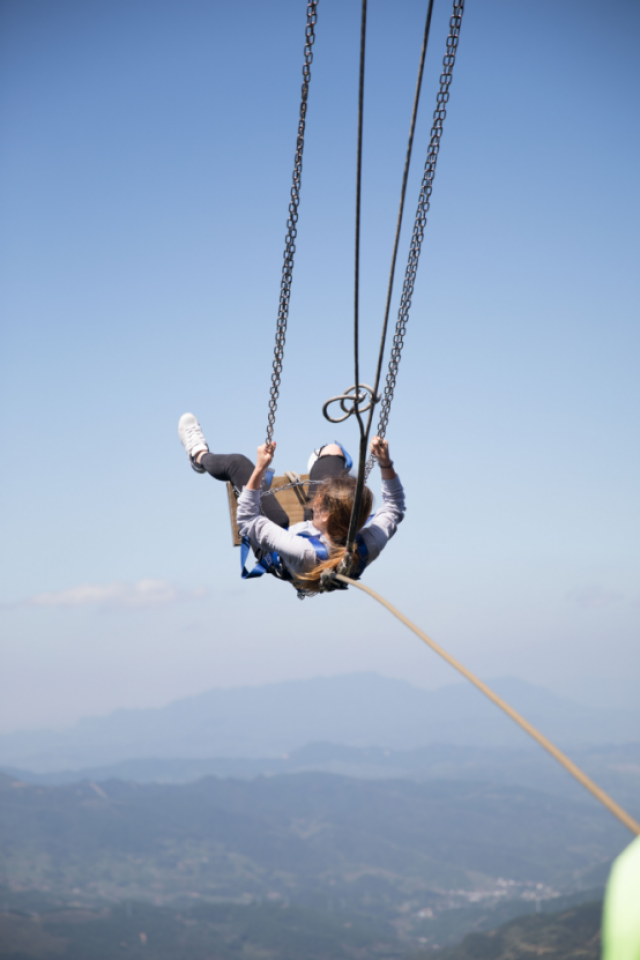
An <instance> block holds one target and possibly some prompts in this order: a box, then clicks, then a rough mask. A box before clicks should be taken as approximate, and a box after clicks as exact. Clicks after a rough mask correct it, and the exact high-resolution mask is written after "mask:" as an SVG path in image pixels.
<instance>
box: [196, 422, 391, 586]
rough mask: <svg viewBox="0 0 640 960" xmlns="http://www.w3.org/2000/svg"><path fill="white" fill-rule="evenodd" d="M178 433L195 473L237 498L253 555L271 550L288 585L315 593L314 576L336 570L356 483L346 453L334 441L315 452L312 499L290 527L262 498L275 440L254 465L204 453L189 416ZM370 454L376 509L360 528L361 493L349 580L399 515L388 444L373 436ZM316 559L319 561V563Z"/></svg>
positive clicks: (366, 502) (364, 514) (367, 510)
mask: <svg viewBox="0 0 640 960" xmlns="http://www.w3.org/2000/svg"><path fill="white" fill-rule="evenodd" d="M178 435H179V437H180V440H181V442H182V445H183V447H184V448H185V451H186V453H187V456H188V457H189V461H190V463H191V466H192V467H193V469H194V470H195V471H196V473H209V474H211V476H212V477H214V478H215V479H216V480H221V481H223V482H229V483H231V484H232V485H233V486H234V487H235V489H236V490H237V491H238V492H239V497H238V513H237V521H238V529H239V531H240V535H241V536H242V537H246V538H247V539H248V541H249V543H250V544H251V547H252V549H253V552H254V553H255V554H256V556H257V557H258V558H260V557H263V556H265V554H268V553H270V552H272V551H277V553H278V555H279V557H280V560H281V562H282V565H283V566H284V568H285V572H286V573H288V574H289V575H290V577H291V579H292V581H293V582H294V585H295V586H298V587H299V589H302V590H304V591H305V592H309V593H315V592H318V588H319V586H320V576H321V574H322V573H323V571H324V570H328V569H335V568H336V567H337V566H338V564H339V563H340V560H341V559H342V557H343V556H344V548H345V545H346V542H347V534H348V531H349V520H350V517H351V510H352V507H353V501H354V496H355V488H356V481H355V478H354V477H352V476H351V475H350V474H349V467H350V466H351V460H350V458H349V461H348V462H347V457H348V454H347V453H346V451H345V450H344V449H343V448H342V447H341V446H339V445H338V444H335V443H330V444H328V445H327V446H325V447H321V448H320V449H318V450H314V452H313V453H312V455H311V457H310V459H309V466H308V471H309V479H310V481H314V482H313V483H312V484H311V485H310V487H311V489H312V490H313V493H311V494H310V495H309V497H308V503H309V506H308V507H307V508H306V509H305V513H304V517H305V518H304V521H303V522H301V523H295V524H293V526H291V527H290V526H289V517H288V516H287V514H286V513H285V511H284V509H283V508H282V507H281V506H280V504H279V503H278V501H277V500H276V498H275V497H274V496H263V497H261V491H262V489H263V480H264V478H265V474H266V472H267V469H268V468H269V465H270V464H271V461H272V460H273V456H274V453H275V449H276V444H275V442H273V443H272V444H270V445H269V446H268V447H267V445H266V444H262V445H261V446H259V447H258V450H257V458H256V464H255V466H254V464H253V463H252V462H251V461H250V460H249V459H248V458H247V457H244V456H243V455H242V454H239V453H232V454H219V453H211V452H210V450H209V446H208V444H207V441H206V440H205V438H204V436H203V433H202V430H201V429H200V424H199V423H198V420H197V419H196V417H195V416H194V415H193V414H192V413H185V414H184V415H183V416H182V417H180V422H179V424H178ZM371 453H372V454H373V455H374V457H375V458H376V460H377V461H378V464H379V466H380V472H381V476H382V501H383V504H382V507H381V508H380V509H379V510H378V511H377V512H376V513H375V514H374V515H373V517H372V518H371V520H370V521H369V522H368V523H367V520H368V518H369V516H370V514H371V508H372V506H373V495H372V493H371V491H370V490H369V488H368V487H365V488H364V490H363V496H362V506H361V509H360V516H359V518H358V525H357V528H358V531H359V535H358V540H357V543H356V544H355V545H354V555H353V559H354V565H353V569H352V573H351V576H352V577H356V578H357V577H359V575H360V573H361V572H362V570H363V569H364V567H365V566H368V565H369V564H370V563H371V562H372V561H373V560H375V559H376V557H378V556H379V554H380V552H381V551H382V550H383V549H384V548H385V546H386V545H387V541H388V540H389V539H390V538H391V537H392V536H393V535H394V533H395V532H396V528H397V525H398V524H399V523H400V521H401V520H402V518H403V516H404V490H403V488H402V484H401V482H400V478H399V477H398V475H397V474H396V472H395V470H394V469H393V461H392V460H390V459H389V444H388V442H387V441H386V440H382V439H381V438H380V437H374V438H373V440H372V441H371ZM365 524H366V526H365ZM309 538H311V539H309ZM314 539H315V541H316V544H317V543H318V541H320V543H321V544H322V546H321V547H320V549H319V550H318V549H317V548H316V546H314V544H313V540H314ZM323 555H324V556H325V557H326V559H321V557H322V556H323Z"/></svg>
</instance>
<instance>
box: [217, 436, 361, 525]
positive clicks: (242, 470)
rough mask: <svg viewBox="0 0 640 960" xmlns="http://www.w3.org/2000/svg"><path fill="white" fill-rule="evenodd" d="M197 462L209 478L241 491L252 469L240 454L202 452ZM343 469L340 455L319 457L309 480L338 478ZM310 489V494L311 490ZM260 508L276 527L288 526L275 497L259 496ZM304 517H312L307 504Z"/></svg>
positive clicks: (286, 517)
mask: <svg viewBox="0 0 640 960" xmlns="http://www.w3.org/2000/svg"><path fill="white" fill-rule="evenodd" d="M200 463H201V464H202V466H203V467H204V468H205V470H206V471H207V473H210V474H211V476H212V477H214V478H215V479H216V480H222V481H223V482H225V483H232V484H233V486H234V487H235V488H236V490H242V488H243V487H244V486H246V484H247V483H248V482H249V478H250V476H251V474H252V473H253V471H254V465H253V464H252V463H251V460H249V458H248V457H245V456H243V454H241V453H205V454H204V456H203V457H202V458H201V460H200ZM346 472H347V471H346V468H345V458H344V457H343V456H334V455H330V456H325V457H318V459H317V460H316V462H315V463H314V464H313V466H312V467H311V473H310V474H309V479H310V480H325V479H326V478H327V477H341V476H344V474H345V473H346ZM309 492H310V494H311V495H313V489H311V490H310V491H309ZM311 498H312V497H309V499H311ZM260 509H261V512H262V513H263V514H264V516H265V517H266V518H267V519H268V520H271V521H272V522H273V523H277V525H278V526H279V527H284V529H285V530H286V529H287V527H288V526H289V517H288V516H287V513H286V511H285V510H284V509H283V508H282V507H281V506H280V504H279V503H278V500H277V499H276V497H262V499H261V501H260ZM304 518H305V520H312V519H313V511H312V510H311V509H310V508H308V507H307V508H305V511H304Z"/></svg>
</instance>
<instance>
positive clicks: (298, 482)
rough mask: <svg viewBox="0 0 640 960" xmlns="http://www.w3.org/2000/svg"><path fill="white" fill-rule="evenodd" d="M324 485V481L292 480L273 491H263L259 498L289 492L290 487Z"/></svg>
mask: <svg viewBox="0 0 640 960" xmlns="http://www.w3.org/2000/svg"><path fill="white" fill-rule="evenodd" d="M320 483H324V480H293V481H292V482H291V483H285V484H284V485H283V486H281V487H274V489H273V490H271V488H269V490H263V491H262V492H261V494H260V497H261V498H262V497H272V496H273V494H274V493H281V492H282V491H283V490H291V488H292V487H307V486H314V485H318V484H320Z"/></svg>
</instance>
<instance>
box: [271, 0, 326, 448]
mask: <svg viewBox="0 0 640 960" xmlns="http://www.w3.org/2000/svg"><path fill="white" fill-rule="evenodd" d="M318 2H319V0H310V2H309V3H308V4H307V25H306V28H305V45H304V64H303V67H302V77H303V83H302V98H301V101H300V118H299V121H298V138H297V141H296V155H295V160H294V164H293V183H292V185H291V200H290V202H289V219H288V220H287V234H286V237H285V240H284V264H283V266H282V280H281V281H280V304H279V306H278V323H277V326H276V345H275V349H274V351H273V354H274V357H273V372H272V374H271V389H270V391H269V392H270V398H269V422H268V425H267V443H268V444H269V443H271V442H272V440H273V429H274V426H275V422H276V410H277V408H278V394H279V392H280V376H281V374H282V360H283V358H284V344H285V338H286V335H287V320H288V318H289V300H290V297H291V280H292V276H293V256H294V254H295V252H296V237H297V235H298V230H297V223H298V205H299V203H300V181H301V177H302V153H303V150H304V129H305V123H306V117H307V97H308V96H309V83H310V82H311V64H312V63H313V52H312V47H313V44H314V42H315V25H316V22H317V19H318V14H317V6H318Z"/></svg>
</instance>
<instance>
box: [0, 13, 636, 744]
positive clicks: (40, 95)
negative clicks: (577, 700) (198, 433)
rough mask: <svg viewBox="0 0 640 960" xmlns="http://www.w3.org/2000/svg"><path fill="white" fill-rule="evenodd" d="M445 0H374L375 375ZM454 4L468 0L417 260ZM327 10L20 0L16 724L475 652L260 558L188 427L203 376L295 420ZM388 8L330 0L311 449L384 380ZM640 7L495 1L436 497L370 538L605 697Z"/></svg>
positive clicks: (459, 202) (436, 415) (479, 644)
mask: <svg viewBox="0 0 640 960" xmlns="http://www.w3.org/2000/svg"><path fill="white" fill-rule="evenodd" d="M425 8H426V3H423V2H414V0H403V3H401V4H400V3H389V2H382V0H370V9H369V32H368V50H367V55H368V61H367V86H366V94H365V110H366V114H365V137H364V150H365V154H364V169H363V176H364V180H363V247H362V290H361V297H362V314H361V317H362V338H363V341H364V342H363V350H362V365H363V370H364V371H365V373H364V374H363V379H364V380H368V379H370V377H371V376H372V373H371V372H370V373H369V374H366V371H372V369H373V364H374V356H375V351H376V347H377V344H376V341H377V338H378V331H379V325H380V321H381V317H382V309H383V304H384V294H385V286H386V274H387V271H388V262H389V257H390V253H391V245H392V240H393V229H394V224H395V216H396V208H397V200H398V194H399V187H400V177H401V172H402V163H403V156H404V150H405V144H406V136H407V131H408V123H409V116H410V110H411V98H412V93H413V87H414V84H415V73H416V69H417V59H418V54H419V49H420V42H421V36H422V29H423V21H424V14H425ZM449 15H450V4H449V3H448V2H443V0H442V2H441V0H436V3H435V11H434V18H433V27H432V36H431V42H430V47H429V54H428V63H427V69H426V72H425V82H424V87H423V98H422V101H421V110H420V115H419V121H418V130H417V134H416V143H415V151H414V162H413V164H412V169H411V176H410V182H409V190H408V201H407V219H406V221H405V231H404V237H403V244H402V247H401V253H400V264H401V268H403V265H404V262H405V260H406V251H407V245H408V237H409V233H410V226H411V222H412V219H413V213H414V210H415V203H416V200H417V194H418V189H419V183H420V178H421V170H422V166H423V163H424V157H425V153H426V146H427V143H428V136H429V129H430V126H431V114H432V111H433V107H434V101H435V92H436V88H437V78H438V74H439V71H440V63H441V60H442V55H443V52H444V44H445V38H446V31H447V21H448V17H449ZM304 20H305V4H304V3H303V2H300V0H296V2H293V0H286V2H285V0H276V2H274V3H271V4H259V3H255V2H252V0H250V2H248V3H245V4H230V3H222V2H219V0H218V2H214V0H209V2H201V0H190V2H189V3H188V4H184V3H178V2H177V0H171V2H168V0H160V2H158V0H154V2H153V3H152V2H150V0H135V2H134V3H130V2H126V3H125V2H124V0H116V2H109V3H105V2H103V0H94V2H92V3H85V2H74V0H58V2H57V3H55V4H41V3H38V2H35V0H4V2H3V4H2V6H1V7H0V46H1V49H0V124H1V126H2V131H3V136H2V141H3V146H2V152H1V155H0V204H1V209H0V220H1V223H2V227H1V228H0V231H1V236H0V242H1V244H2V255H1V262H2V267H1V271H2V275H1V277H0V285H1V292H0V309H1V311H2V361H1V362H2V369H1V370H0V379H1V391H2V404H3V410H4V420H5V425H6V429H5V444H4V449H3V453H2V457H3V480H4V483H3V491H4V496H3V498H2V529H3V536H2V541H3V546H4V550H3V555H4V559H3V564H4V572H3V577H2V587H1V591H2V595H1V597H0V602H1V603H2V607H1V608H0V624H1V634H2V639H1V640H0V667H1V669H0V704H1V706H0V729H1V730H9V729H15V728H21V727H27V726H39V725H48V724H60V723H66V722H71V721H72V720H73V719H75V718H76V717H78V716H80V715H84V714H88V713H104V712H107V711H109V710H111V709H114V708H117V707H119V706H141V707H143V706H150V705H158V704H161V703H165V702H167V701H168V700H170V699H173V698H175V697H178V696H183V695H188V694H190V693H195V692H199V691H201V690H205V689H208V688H211V687H214V686H231V685H233V686H235V685H242V684H256V683H262V682H268V681H272V680H280V679H287V678H291V677H306V676H315V675H318V674H334V673H343V672H348V671H352V670H378V671H379V672H381V673H384V674H387V675H392V676H400V677H404V678H406V679H410V680H411V681H412V682H414V683H416V684H418V685H421V686H427V687H428V686H437V685H440V684H443V683H447V682H451V681H452V680H454V679H455V678H454V676H453V675H452V674H451V672H450V670H449V668H447V667H446V666H444V665H441V664H439V663H438V662H436V661H435V660H434V657H433V655H432V654H430V653H429V652H427V651H426V650H424V649H423V648H422V647H421V646H420V645H419V643H418V642H417V641H416V640H415V639H414V638H413V637H412V636H411V635H410V634H409V633H406V632H404V631H403V628H402V627H401V626H400V625H398V624H396V623H395V622H394V621H393V620H391V619H390V618H387V617H386V616H385V615H383V614H382V613H381V611H380V610H379V609H377V608H376V607H375V605H374V604H373V603H372V602H371V601H370V600H369V599H368V598H366V597H364V596H361V595H359V594H358V595H355V594H354V592H353V591H350V592H349V593H348V594H347V595H344V596H342V595H341V596H333V597H326V598H325V597H322V598H318V599H315V600H312V601H305V602H304V603H299V602H298V601H297V600H296V599H295V596H294V594H293V591H291V590H290V588H288V587H286V586H284V585H281V584H277V583H274V582H271V581H269V582H259V583H252V584H246V585H245V584H242V583H241V582H240V578H239V572H238V565H239V561H238V557H237V551H233V550H232V548H231V545H230V535H229V520H228V514H227V510H226V495H225V492H224V488H223V487H221V486H220V487H218V486H216V485H215V484H214V482H213V481H212V480H210V479H209V478H208V477H204V478H203V477H198V476H196V475H195V474H193V472H192V471H190V470H189V468H188V466H187V463H186V458H185V457H184V454H183V453H182V449H181V447H180V445H179V443H178V440H177V433H176V427H177V420H178V417H179V416H180V414H181V413H183V412H184V411H186V410H191V411H193V412H195V413H196V414H197V415H198V416H199V417H200V420H201V422H202V425H203V429H204V431H205V435H206V436H207V438H208V440H209V443H210V445H211V447H212V449H214V450H218V451H225V452H226V451H232V450H239V451H241V452H246V453H248V454H249V455H251V454H252V451H253V450H254V449H255V446H256V445H257V444H258V443H260V442H262V440H263V439H264V430H265V425H266V417H267V400H268V389H269V377H270V366H271V356H272V349H273V336H274V330H275V321H276V313H277V302H278V290H279V281H280V271H281V258H282V249H283V238H284V232H285V220H286V207H287V202H288V192H289V186H290V176H291V169H292V161H293V153H294V147H295V132H296V126H297V111H298V102H299V91H300V81H301V73H300V70H301V61H302V41H303V32H304ZM358 26H359V8H358V4H357V3H356V2H355V0H354V2H347V3H345V2H340V3H338V2H337V0H321V3H320V7H319V20H318V26H317V41H316V45H315V48H314V63H313V68H312V70H313V72H312V83H311V92H310V100H309V114H308V132H307V142H306V147H305V158H304V170H303V185H302V201H301V208H300V225H299V234H298V243H297V253H296V267H295V274H294V282H293V295H292V301H291V313H290V328H289V334H288V340H287V350H286V357H285V370H284V377H283V384H282V390H281V402H280V405H279V409H278V419H277V428H276V438H277V440H278V459H277V463H276V466H277V467H278V468H279V469H282V470H284V469H290V468H293V469H297V470H302V469H303V468H304V465H305V464H306V460H307V457H308V453H309V451H310V449H311V448H312V447H314V446H315V445H317V444H318V443H321V442H326V441H327V440H330V439H334V438H335V439H338V440H340V441H341V442H343V443H344V444H345V445H346V446H347V447H351V448H352V449H354V450H355V446H356V437H355V428H354V426H353V425H352V424H350V423H347V424H346V425H344V426H343V427H341V428H339V431H338V432H336V431H335V430H333V428H332V430H328V425H325V422H324V421H323V419H322V414H321V408H322V404H323V402H324V401H325V400H326V399H327V398H328V397H329V396H331V395H333V394H336V393H339V392H341V391H342V390H343V389H344V388H345V387H347V386H348V385H349V384H351V383H352V382H353V378H352V355H351V321H352V296H353V291H352V271H353V219H354V212H353V208H354V184H355V135H356V129H355V124H356V108H357V46H358ZM639 41H640V8H639V7H638V5H637V4H636V3H633V2H631V0H626V2H622V0H614V2H611V3H609V4H606V5H603V4H598V3H595V2H591V0H580V2H579V0H565V2H564V3H562V4H557V3H554V2H551V0H542V2H536V3H533V2H523V3H518V4H512V3H507V2H505V0H496V2H493V3H491V4H487V3H484V4H482V3H479V2H477V0H475V2H474V0H469V2H468V5H467V10H466V13H465V18H464V22H463V26H462V36H461V41H460V49H459V55H458V62H457V64H456V68H455V74H454V80H453V84H452V89H451V100H450V107H449V113H448V117H447V121H446V127H445V132H444V137H443V143H442V149H441V154H440V160H439V167H438V172H437V176H436V182H435V187H434V194H433V202H432V208H431V213H430V216H429V224H428V228H427V234H426V239H425V244H424V248H423V255H422V260H421V265H420V273H419V277H418V283H417V287H416V295H415V298H414V303H413V308H412V314H411V321H410V328H409V334H408V337H407V345H406V350H405V356H404V359H403V361H402V369H401V375H400V381H399V386H398V389H397V392H396V399H395V401H394V406H393V411H392V416H391V421H390V427H389V432H388V436H389V439H390V442H391V444H392V455H393V457H394V459H395V461H396V465H397V468H398V471H399V472H400V474H401V476H402V479H403V481H404V483H405V486H406V488H407V499H408V512H407V518H406V521H405V523H404V524H403V526H402V528H401V529H400V531H399V533H398V536H397V539H396V540H395V541H394V542H393V543H392V544H391V545H390V547H389V549H388V550H387V552H386V553H385V554H384V556H383V557H382V558H381V560H380V561H379V562H378V563H376V564H375V566H373V567H372V568H371V569H370V570H369V571H368V573H367V582H368V583H369V584H370V585H371V586H372V587H374V588H375V589H378V590H380V592H382V593H383V594H384V595H385V596H387V597H388V598H389V599H390V600H391V601H392V602H394V603H395V604H396V605H397V606H399V607H400V608H402V609H403V610H404V611H405V612H406V613H407V614H408V615H409V616H410V617H412V618H413V619H414V620H416V621H417V622H418V623H419V624H420V625H421V626H422V627H423V629H425V630H427V631H428V632H430V633H431V634H432V635H433V636H434V638H435V639H436V640H437V641H438V642H439V643H441V644H442V645H443V646H445V647H447V648H448V649H450V650H451V652H453V653H454V654H455V655H457V656H458V657H459V658H460V659H462V660H463V661H464V662H465V663H467V664H468V666H470V667H471V668H472V669H475V670H476V671H478V672H479V673H480V674H481V675H483V676H485V677H487V676H495V675H503V674H514V675H517V676H521V677H523V678H524V679H527V680H529V681H531V682H534V683H541V684H544V685H546V686H549V687H551V688H553V689H555V690H557V691H558V692H564V693H567V694H572V695H576V696H581V697H583V698H584V697H586V696H593V697H594V702H595V700H597V699H598V698H599V699H602V700H603V701H604V700H607V699H608V702H619V703H622V702H624V701H625V698H627V700H628V699H629V698H630V697H631V695H632V691H633V689H634V687H635V686H637V677H638V670H639V669H640V653H639V650H640V645H639V644H638V632H639V627H640V576H639V567H640V562H639V557H638V543H639V542H640V517H639V510H638V495H637V494H638V489H640V456H639V444H638V425H637V422H638V410H639V409H640V396H639V395H640V377H638V372H637V371H638V347H639V346H640V343H639V341H640V334H639V327H638V303H639V293H640V291H639V287H640V280H639V276H640V271H638V261H639V256H638V254H639V250H638V246H639V244H638V230H637V223H638V216H639V214H640V197H639V192H640V191H639V188H638V176H637V165H638V160H637V158H638V155H639V148H640V129H639V128H640V121H639V116H638V110H637V96H638V89H639V88H640V87H639V81H640V60H639V58H638V56H637V51H638V43H639ZM396 289H397V290H398V289H399V283H398V284H397V285H396ZM396 302H397V298H396ZM376 489H377V485H376V484H375V483H374V491H375V490H376ZM140 584H142V586H140ZM145 584H146V586H145ZM80 588H82V589H80ZM88 588H90V589H88Z"/></svg>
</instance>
